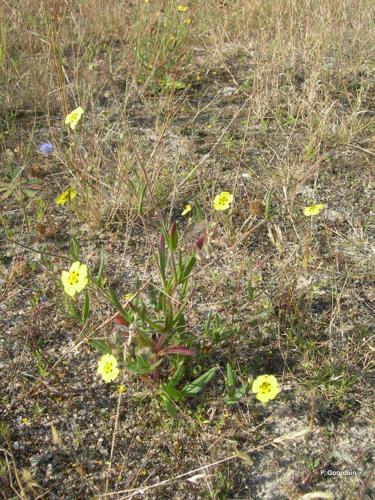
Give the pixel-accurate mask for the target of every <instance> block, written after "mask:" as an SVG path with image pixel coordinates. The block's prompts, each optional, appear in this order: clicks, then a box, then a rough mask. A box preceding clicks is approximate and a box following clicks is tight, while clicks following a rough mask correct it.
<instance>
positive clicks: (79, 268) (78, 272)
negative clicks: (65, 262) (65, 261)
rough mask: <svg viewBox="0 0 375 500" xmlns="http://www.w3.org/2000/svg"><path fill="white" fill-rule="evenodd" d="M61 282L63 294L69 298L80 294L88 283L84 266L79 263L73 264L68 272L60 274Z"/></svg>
mask: <svg viewBox="0 0 375 500" xmlns="http://www.w3.org/2000/svg"><path fill="white" fill-rule="evenodd" d="M61 281H62V284H63V286H64V291H65V293H66V294H67V295H69V296H70V297H74V296H75V294H76V293H80V292H82V290H83V289H84V288H85V286H86V285H87V283H88V281H89V279H88V269H87V266H86V264H81V263H80V262H79V261H76V262H73V264H72V265H71V266H70V269H69V271H63V272H62V274H61Z"/></svg>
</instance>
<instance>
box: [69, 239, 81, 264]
mask: <svg viewBox="0 0 375 500" xmlns="http://www.w3.org/2000/svg"><path fill="white" fill-rule="evenodd" d="M70 253H71V254H72V257H73V259H74V260H75V261H77V260H79V243H78V240H77V238H76V237H75V236H73V237H72V246H71V248H70Z"/></svg>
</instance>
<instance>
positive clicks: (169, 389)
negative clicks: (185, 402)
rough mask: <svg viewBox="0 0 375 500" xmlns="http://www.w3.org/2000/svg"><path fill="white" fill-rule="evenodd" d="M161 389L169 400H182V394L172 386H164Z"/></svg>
mask: <svg viewBox="0 0 375 500" xmlns="http://www.w3.org/2000/svg"><path fill="white" fill-rule="evenodd" d="M162 387H163V391H164V392H165V393H166V395H167V396H169V397H170V399H173V400H174V401H180V400H181V399H183V397H184V395H183V394H182V392H181V391H179V390H178V389H176V388H175V387H173V385H171V384H164V385H163V386H162Z"/></svg>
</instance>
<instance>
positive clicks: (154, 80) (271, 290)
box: [0, 0, 375, 498]
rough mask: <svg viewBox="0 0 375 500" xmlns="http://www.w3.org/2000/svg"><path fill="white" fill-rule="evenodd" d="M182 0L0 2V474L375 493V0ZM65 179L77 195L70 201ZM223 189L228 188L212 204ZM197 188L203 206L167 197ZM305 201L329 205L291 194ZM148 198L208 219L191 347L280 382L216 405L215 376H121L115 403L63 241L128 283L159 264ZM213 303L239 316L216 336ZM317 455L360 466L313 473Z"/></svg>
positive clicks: (138, 494)
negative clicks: (67, 303) (210, 322)
mask: <svg viewBox="0 0 375 500" xmlns="http://www.w3.org/2000/svg"><path fill="white" fill-rule="evenodd" d="M177 4H178V3H177V2H172V1H170V0H163V1H162V0H157V1H151V0H150V2H145V1H143V0H142V1H141V0H138V1H134V2H129V1H122V0H116V1H112V2H104V1H101V0H85V1H82V0H77V1H75V2H61V1H58V0H53V1H38V0H18V1H9V0H5V1H4V2H3V6H2V14H3V15H2V16H1V19H0V65H1V74H0V103H1V106H0V159H1V165H2V169H1V174H0V188H1V191H0V207H1V214H0V217H1V218H0V221H1V224H2V227H1V233H2V236H4V239H2V241H1V244H0V266H1V267H0V273H1V275H0V279H1V282H2V290H1V294H0V297H1V299H0V300H1V303H0V310H1V311H2V319H1V323H2V327H1V328H2V335H1V346H2V351H1V352H2V354H1V356H0V365H1V367H2V369H3V370H4V372H3V373H4V375H3V378H2V383H3V384H4V387H3V390H2V391H1V392H2V408H1V413H2V415H1V421H2V422H4V425H3V427H2V430H1V435H2V436H3V443H2V445H1V451H2V458H1V462H0V481H3V482H4V485H5V486H4V488H3V491H4V492H5V493H3V496H4V498H16V497H19V498H47V497H48V496H49V495H51V494H55V495H56V498H57V497H59V498H60V497H61V498H88V497H91V496H92V497H102V498H132V497H134V498H156V497H158V498H159V497H160V498H169V497H171V498H234V497H241V498H312V497H307V496H306V497H304V496H303V495H305V494H308V493H314V492H317V491H318V492H320V494H321V495H322V496H318V497H319V498H329V496H323V495H324V494H325V495H330V494H335V495H337V497H338V498H352V497H354V496H355V497H356V498H371V495H372V494H373V490H371V474H370V469H371V461H372V460H373V457H372V451H371V448H370V437H371V432H372V431H371V420H370V419H371V405H372V398H371V376H373V352H374V348H373V346H372V332H373V331H374V310H375V295H374V281H375V274H374V269H375V266H374V263H375V239H374V234H375V227H374V225H375V223H374V210H375V205H374V189H375V177H374V169H373V165H374V155H375V153H374V151H375V118H374V97H375V92H374V77H375V53H374V46H375V32H374V21H375V7H374V5H373V2H372V1H371V0H356V1H354V0H341V1H339V0H331V1H323V0H303V1H301V0H285V1H277V0H254V1H239V0H233V1H231V2H226V1H219V0H217V1H216V0H211V1H208V0H200V1H199V2H198V1H191V2H186V5H187V6H188V7H189V9H188V10H187V11H186V12H183V13H182V12H178V11H177ZM187 19H189V21H190V22H185V21H186V20H187ZM78 105H81V106H82V107H83V108H84V109H85V114H84V117H83V119H82V122H81V124H80V127H79V129H78V130H77V132H74V133H73V132H71V131H70V130H68V129H67V128H66V127H64V117H65V115H66V114H67V113H68V111H70V110H72V109H73V108H75V107H76V106H78ZM47 139H48V140H50V141H51V142H52V143H53V145H54V153H53V155H52V156H51V157H49V158H46V159H43V158H41V157H40V155H38V153H37V151H36V147H37V145H38V144H40V143H41V142H43V141H44V140H47ZM244 174H245V175H244ZM67 186H74V188H75V189H76V190H77V192H78V196H77V200H76V203H75V204H74V206H73V207H71V208H70V209H62V208H61V207H59V206H57V205H56V203H55V201H54V200H55V198H56V196H57V195H58V194H59V193H61V192H62V191H63V190H64V189H66V187H67ZM223 190H224V191H230V192H232V193H233V194H234V197H235V203H234V207H233V210H231V211H230V214H229V215H227V213H225V214H223V217H219V215H220V214H217V213H213V210H212V200H213V198H214V196H215V195H216V194H217V193H218V192H220V191H223ZM270 196H271V198H269V199H270V213H269V214H268V215H269V216H268V217H265V213H264V208H263V207H264V205H265V204H267V197H270ZM194 200H196V201H197V202H198V203H199V205H200V206H201V208H202V211H203V214H204V222H203V223H201V225H199V226H198V227H197V226H194V225H193V226H192V225H188V223H187V219H186V218H185V217H182V216H181V212H182V210H183V208H184V207H185V205H186V204H187V203H189V202H190V203H192V202H194ZM315 202H316V203H320V202H321V203H325V204H326V205H327V209H326V210H325V211H324V212H322V214H321V215H320V216H319V217H316V218H314V219H308V218H306V217H304V216H303V212H302V209H303V207H305V206H306V205H310V204H312V203H315ZM160 218H161V219H163V220H165V221H166V222H167V223H168V224H169V223H170V222H172V221H175V220H176V221H177V222H178V226H179V228H180V231H181V233H182V240H183V245H184V248H185V249H186V251H190V250H191V248H192V244H193V243H194V241H195V239H196V238H197V237H198V236H199V235H200V234H201V233H202V231H206V232H207V234H208V235H209V238H210V245H209V247H207V248H206V250H210V251H209V252H206V253H205V254H204V256H203V258H202V260H201V261H200V262H199V266H198V269H197V272H196V274H195V275H194V287H195V291H194V294H193V296H192V297H191V303H190V305H189V311H188V313H187V314H186V316H187V321H188V325H189V328H190V330H191V331H193V332H196V333H195V335H196V343H197V346H198V347H199V348H200V349H201V353H203V354H201V355H200V356H199V357H198V358H197V361H196V364H197V368H202V369H204V368H206V367H210V366H213V365H216V366H217V367H218V368H219V372H221V373H223V374H224V372H225V366H226V363H227V362H231V363H232V366H233V367H234V368H235V369H236V371H237V374H238V376H239V378H240V379H241V380H242V381H246V379H247V378H248V377H249V376H256V375H257V374H260V373H274V374H275V375H276V376H277V377H278V378H279V379H280V380H281V381H282V383H283V387H284V390H283V392H282V393H281V395H280V396H279V397H278V398H277V399H276V400H275V401H274V402H273V403H272V404H271V405H269V406H267V407H266V408H259V407H258V406H255V405H254V399H252V398H251V397H249V398H245V399H244V400H243V401H242V402H241V403H240V404H238V405H235V406H233V407H228V406H226V405H225V404H224V402H223V398H222V395H223V392H224V384H223V382H222V380H223V376H222V375H218V376H217V377H216V378H215V379H214V382H212V383H211V385H210V388H209V389H208V390H207V391H206V392H205V393H202V395H201V396H200V398H199V399H197V400H195V401H193V402H190V403H188V404H186V406H184V405H182V407H181V408H180V413H179V417H178V418H177V419H176V420H173V419H169V417H166V416H165V413H164V412H163V410H162V409H161V408H160V407H159V406H158V404H157V403H156V402H155V400H154V401H153V402H151V403H150V399H149V398H148V397H147V395H146V396H145V393H146V392H147V390H146V389H145V386H144V385H143V384H142V382H141V381H139V380H137V379H135V378H134V377H130V376H129V377H128V378H127V379H126V385H127V386H128V394H127V395H126V397H123V398H122V399H121V400H120V399H118V401H119V404H116V401H117V394H116V390H114V389H113V387H109V388H108V387H104V386H103V385H101V384H99V383H98V380H96V379H95V377H94V373H95V364H96V355H95V354H94V353H93V352H92V351H91V350H90V349H89V347H88V345H87V344H86V343H85V342H84V340H85V338H86V336H87V331H86V330H85V331H83V332H82V331H80V329H79V327H77V325H76V324H75V323H74V322H72V321H70V320H67V319H66V318H65V317H63V316H62V314H61V312H60V311H59V305H60V302H61V290H59V283H58V282H59V275H60V272H61V270H62V269H63V268H64V266H65V262H64V260H62V259H60V258H59V256H62V257H66V255H67V249H68V246H69V244H70V239H71V236H73V235H74V236H76V237H77V238H78V239H79V241H80V243H81V246H82V255H83V258H84V259H85V261H86V262H87V263H88V264H89V266H90V267H92V268H93V269H94V268H95V267H97V266H98V262H99V256H100V253H101V252H103V253H104V254H105V256H106V262H107V274H108V277H109V279H110V281H111V283H112V284H113V287H114V288H115V289H116V290H117V291H118V293H120V294H123V293H126V292H128V291H129V289H132V287H133V286H134V283H135V280H136V276H137V275H140V276H141V278H142V280H147V279H149V277H150V276H151V274H152V266H153V262H154V261H153V258H154V255H153V254H154V249H153V245H154V243H155V242H156V241H157V240H158V236H159V227H160ZM15 242H16V243H15ZM22 245H23V246H22ZM30 249H34V250H30ZM249 288H251V289H252V290H253V291H254V292H255V296H254V297H251V296H249V293H248V292H249ZM92 309H93V311H94V312H93V314H92V316H91V319H90V324H89V330H88V331H89V332H93V331H95V329H96V328H98V325H102V324H103V322H105V320H106V318H109V317H110V316H111V315H113V314H114V311H113V310H112V309H110V308H109V307H108V305H106V304H105V303H103V300H102V298H101V297H100V296H99V295H94V296H93V297H92ZM210 311H211V312H217V311H219V312H220V314H221V316H222V319H223V322H224V323H225V325H226V326H227V327H230V328H233V327H235V328H237V329H238V333H237V334H236V335H235V336H234V337H232V338H231V340H230V341H229V342H223V343H222V344H220V345H219V346H218V347H215V348H212V346H211V345H210V343H209V342H208V340H207V339H206V338H204V337H203V335H204V334H203V331H204V326H203V324H204V321H205V319H206V317H207V314H208V313H209V312H210ZM1 323H0V324H1ZM103 329H104V331H105V332H106V335H107V334H108V335H109V333H110V331H109V329H108V326H107V324H106V323H105V324H104V326H103ZM106 329H107V330H106ZM77 345H79V348H78V349H76V350H75V351H74V350H73V347H74V346H77ZM25 418H26V419H27V421H28V423H25V421H24V420H23V419H25ZM5 424H6V425H7V426H5ZM52 424H53V426H54V428H55V431H54V433H52V437H51V435H50V434H51V431H50V429H51V425H52ZM305 429H308V430H309V432H308V433H306V435H305V434H304V430H305ZM56 432H57V434H56ZM290 432H292V434H291V438H290V439H288V437H286V438H285V439H284V437H285V435H287V436H289V434H290ZM293 432H296V434H293ZM301 432H302V434H301ZM298 433H300V434H298ZM57 436H59V437H58V438H57ZM280 436H281V437H280ZM301 437H303V440H301ZM297 439H298V446H297V443H295V442H294V441H295V440H297ZM14 443H16V444H14ZM244 453H246V454H249V456H250V458H249V457H247V455H244ZM35 457H37V458H35ZM38 457H39V458H38ZM33 458H34V462H33V461H31V463H30V459H33ZM108 464H109V465H108ZM329 467H331V468H332V469H335V470H339V471H340V470H354V471H356V472H357V475H356V476H353V477H343V478H338V477H335V476H332V477H323V476H321V475H320V469H322V468H325V469H327V468H329ZM186 477H188V478H190V479H188V480H187V479H186ZM116 492H123V493H116ZM322 492H323V493H322ZM318 497H315V498H318ZM331 497H332V496H331ZM332 498H333V497H332Z"/></svg>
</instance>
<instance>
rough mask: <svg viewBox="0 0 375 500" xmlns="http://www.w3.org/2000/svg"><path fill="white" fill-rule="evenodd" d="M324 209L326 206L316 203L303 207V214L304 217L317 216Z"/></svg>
mask: <svg viewBox="0 0 375 500" xmlns="http://www.w3.org/2000/svg"><path fill="white" fill-rule="evenodd" d="M324 208H326V206H325V205H324V204H323V203H318V204H317V205H311V206H310V207H305V208H304V209H303V213H304V214H305V215H306V217H311V216H312V215H318V214H319V213H320V212H321V211H322V210H323V209H324Z"/></svg>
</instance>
